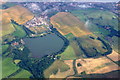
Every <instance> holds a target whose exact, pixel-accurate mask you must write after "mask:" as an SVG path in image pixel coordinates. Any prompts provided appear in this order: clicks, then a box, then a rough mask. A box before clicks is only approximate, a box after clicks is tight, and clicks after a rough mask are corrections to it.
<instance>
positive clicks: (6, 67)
mask: <svg viewBox="0 0 120 80" xmlns="http://www.w3.org/2000/svg"><path fill="white" fill-rule="evenodd" d="M18 69H19V67H18V66H16V65H15V64H14V63H13V60H12V58H5V59H3V61H2V77H3V78H6V77H7V76H9V75H11V74H12V73H14V72H16V71H17V70H18Z"/></svg>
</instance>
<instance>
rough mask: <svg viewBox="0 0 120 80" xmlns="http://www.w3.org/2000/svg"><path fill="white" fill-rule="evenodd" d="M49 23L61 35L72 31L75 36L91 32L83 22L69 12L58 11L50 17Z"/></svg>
mask: <svg viewBox="0 0 120 80" xmlns="http://www.w3.org/2000/svg"><path fill="white" fill-rule="evenodd" d="M50 20H51V23H52V24H53V26H54V27H55V28H57V29H58V31H59V32H60V33H61V34H62V35H67V34H68V33H72V34H73V35H75V36H76V37H80V36H84V35H88V34H92V33H91V32H89V31H88V30H87V28H85V25H84V23H83V22H81V21H80V20H79V19H78V18H76V17H75V16H73V15H72V14H70V13H66V12H60V13H57V14H56V15H54V16H52V17H51V18H50Z"/></svg>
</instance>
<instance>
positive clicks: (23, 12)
mask: <svg viewBox="0 0 120 80" xmlns="http://www.w3.org/2000/svg"><path fill="white" fill-rule="evenodd" d="M0 12H2V15H0V17H2V19H0V21H2V30H0V31H2V35H1V36H4V35H7V34H10V33H12V32H14V31H15V29H14V27H13V26H12V25H11V23H10V22H11V19H12V20H14V21H16V22H17V23H18V24H24V23H26V22H27V21H28V20H30V19H32V18H33V17H34V15H33V14H32V13H31V12H30V11H28V10H27V9H26V8H24V7H22V6H19V5H16V6H13V7H10V8H8V9H3V10H0ZM14 13H15V14H14Z"/></svg>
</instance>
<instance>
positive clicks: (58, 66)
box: [44, 60, 70, 78]
mask: <svg viewBox="0 0 120 80" xmlns="http://www.w3.org/2000/svg"><path fill="white" fill-rule="evenodd" d="M58 69H59V70H60V72H64V71H67V70H69V69H70V68H69V66H68V65H67V64H65V63H64V61H61V60H56V61H55V62H54V63H53V64H52V65H51V66H50V67H49V68H47V69H46V70H45V71H44V76H45V78H49V76H50V75H52V74H56V73H57V72H58Z"/></svg>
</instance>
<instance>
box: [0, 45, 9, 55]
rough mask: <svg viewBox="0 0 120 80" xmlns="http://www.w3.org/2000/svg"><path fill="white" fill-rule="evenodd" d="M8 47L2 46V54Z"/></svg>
mask: <svg viewBox="0 0 120 80" xmlns="http://www.w3.org/2000/svg"><path fill="white" fill-rule="evenodd" d="M8 47H9V45H8V44H6V45H2V53H4V52H5V51H6V50H7V49H8Z"/></svg>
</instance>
